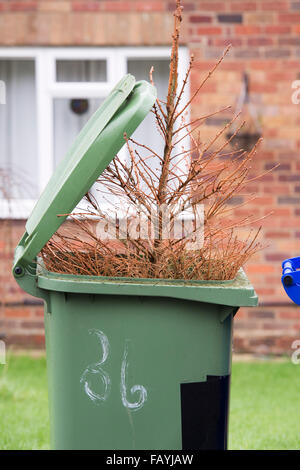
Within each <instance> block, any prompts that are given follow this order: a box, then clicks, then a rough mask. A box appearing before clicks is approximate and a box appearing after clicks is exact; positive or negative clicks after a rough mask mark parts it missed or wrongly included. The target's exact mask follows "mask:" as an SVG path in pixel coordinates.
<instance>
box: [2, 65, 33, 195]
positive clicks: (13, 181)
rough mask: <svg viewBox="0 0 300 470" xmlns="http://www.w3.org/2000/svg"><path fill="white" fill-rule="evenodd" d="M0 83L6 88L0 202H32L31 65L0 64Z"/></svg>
mask: <svg viewBox="0 0 300 470" xmlns="http://www.w3.org/2000/svg"><path fill="white" fill-rule="evenodd" d="M0 80H3V81H4V82H5V85H6V104H0V168H1V170H2V172H1V174H2V175H3V174H5V175H6V181H3V178H2V184H1V186H2V187H1V188H0V192H1V193H2V194H0V198H3V197H6V198H7V197H8V198H18V197H22V198H28V199H29V198H35V197H37V195H38V184H37V182H38V174H37V167H38V162H37V117H36V96H35V64H34V61H33V60H0ZM7 186H8V188H7ZM6 190H7V191H8V192H6ZM4 192H6V195H4V194H3V193H4Z"/></svg>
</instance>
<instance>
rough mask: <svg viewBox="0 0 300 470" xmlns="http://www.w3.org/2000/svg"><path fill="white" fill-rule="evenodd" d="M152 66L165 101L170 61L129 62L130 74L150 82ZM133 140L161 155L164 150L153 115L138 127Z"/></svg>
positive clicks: (130, 60)
mask: <svg viewBox="0 0 300 470" xmlns="http://www.w3.org/2000/svg"><path fill="white" fill-rule="evenodd" d="M152 66H153V67H154V73H153V78H154V81H155V85H156V88H157V93H158V96H159V98H160V99H161V100H163V101H165V100H166V95H167V91H168V79H169V61H168V60H166V59H164V60H159V59H155V60H154V59H147V60H140V59H129V60H128V72H129V73H131V74H132V75H134V76H135V78H136V79H137V80H149V71H150V69H151V67H152ZM133 138H134V139H135V140H137V141H138V142H141V143H145V144H147V145H148V146H150V147H151V148H153V150H155V151H156V152H157V153H159V152H160V153H161V152H162V150H163V145H164V143H163V139H162V137H161V136H160V134H159V132H158V131H157V129H156V125H155V120H154V116H153V114H152V113H149V114H148V116H147V117H146V118H145V120H144V121H143V122H142V124H141V125H140V126H139V127H138V129H137V130H136V131H135V133H134V135H133ZM141 153H142V152H141ZM148 153H149V152H148Z"/></svg>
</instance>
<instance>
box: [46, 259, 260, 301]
mask: <svg viewBox="0 0 300 470" xmlns="http://www.w3.org/2000/svg"><path fill="white" fill-rule="evenodd" d="M37 283H38V287H39V288H40V289H41V290H45V291H56V292H63V293H70V294H72V293H73V294H88V295H91V294H92V295H97V294H100V295H118V296H120V295H126V296H139V297H147V296H151V297H153V296H154V297H172V298H177V299H184V300H193V301H197V302H205V303H211V304H219V305H228V306H233V307H234V306H235V307H242V306H244V307H247V306H249V307H251V306H256V305H257V303H258V297H257V295H256V292H255V290H254V288H253V286H252V285H251V283H250V281H249V280H248V278H247V276H246V274H245V272H244V270H243V268H240V269H239V271H238V273H237V275H236V277H235V278H234V279H231V280H226V281H219V280H209V281H204V280H199V281H197V280H183V279H175V280H172V279H152V278H146V279H145V278H129V277H106V276H86V275H74V274H60V273H54V272H51V271H48V270H47V269H46V268H45V267H44V266H43V263H42V262H41V261H40V262H39V263H38V268H37Z"/></svg>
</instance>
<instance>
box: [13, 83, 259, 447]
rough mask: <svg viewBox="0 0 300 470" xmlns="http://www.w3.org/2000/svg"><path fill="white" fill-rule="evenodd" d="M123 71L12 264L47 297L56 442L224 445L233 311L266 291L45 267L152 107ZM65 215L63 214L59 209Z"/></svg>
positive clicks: (145, 86) (238, 283)
mask: <svg viewBox="0 0 300 470" xmlns="http://www.w3.org/2000/svg"><path fill="white" fill-rule="evenodd" d="M155 99H156V90H155V88H154V87H153V86H151V85H150V84H149V83H147V82H138V83H135V79H134V77H132V76H131V75H127V76H125V77H124V78H123V79H122V80H121V81H120V82H119V83H118V84H117V86H116V87H115V88H114V89H113V90H112V92H111V93H110V94H109V96H108V98H107V99H106V100H105V102H104V104H103V105H102V106H101V107H100V108H99V109H98V110H97V111H96V113H95V114H94V115H93V116H92V118H91V119H90V120H89V122H88V123H87V124H86V126H85V127H84V128H83V129H82V131H81V132H80V134H79V135H78V137H77V138H76V140H75V142H74V144H73V146H72V147H71V149H70V151H69V152H68V153H67V155H66V157H65V158H64V159H63V160H62V161H61V163H60V164H59V166H58V168H57V169H56V171H55V172H54V174H53V175H52V177H51V179H50V181H49V183H48V185H47V187H46V189H45V190H44V192H43V194H42V196H41V197H40V199H39V201H38V202H37V204H36V206H35V208H34V210H33V212H32V214H31V216H30V217H29V219H28V221H27V223H26V231H25V233H24V235H23V237H22V239H21V240H20V243H19V245H18V246H17V248H16V251H15V259H14V266H13V274H14V276H15V279H16V281H17V282H18V283H19V285H20V286H21V287H22V288H23V289H24V290H25V291H26V292H28V293H29V294H31V295H33V296H35V297H38V298H42V299H44V300H45V305H46V307H45V326H46V348H47V367H48V383H49V402H50V417H51V434H52V447H53V448H54V449H122V450H124V449H129V450H131V449H145V450H146V449H174V450H175V449H224V448H226V445H227V444H226V442H227V417H228V399H229V377H230V363H231V341H232V323H233V316H234V314H235V313H236V311H237V309H238V308H239V307H240V306H244V305H245V306H248V305H249V306H250V305H256V303H257V297H256V295H255V292H254V291H253V288H252V286H251V285H250V284H249V282H248V280H247V278H246V277H245V275H244V274H243V271H240V273H239V275H238V276H237V278H236V279H235V280H234V281H226V282H217V281H212V282H183V281H173V282H172V281H165V280H142V279H133V280H130V279H124V278H123V279H109V278H103V277H93V276H69V275H58V274H54V273H49V272H47V271H46V270H45V269H44V268H42V267H41V266H40V265H39V263H37V256H38V254H39V252H40V250H41V249H42V248H43V246H44V245H45V243H47V241H48V240H50V238H51V236H52V235H53V234H54V233H55V232H56V230H57V229H58V228H59V226H60V225H61V224H62V222H63V221H64V220H65V219H66V217H67V216H66V214H69V213H70V212H72V210H73V209H74V207H75V206H76V204H78V202H79V201H80V200H81V198H82V197H83V196H84V195H85V193H86V192H87V191H88V189H89V188H90V186H91V185H92V184H93V183H94V181H95V180H96V179H97V177H98V176H99V175H100V174H101V173H102V172H103V171H104V169H105V168H106V167H107V166H108V165H109V163H110V162H111V160H112V159H113V157H114V155H115V154H116V153H117V152H118V151H119V150H120V149H121V148H122V146H123V145H124V133H126V134H127V136H128V137H130V135H131V134H132V133H133V132H134V130H135V129H136V128H137V127H138V125H139V124H140V122H142V120H143V119H144V118H145V116H146V115H147V114H148V112H149V111H150V109H151V107H152V106H153V104H154V102H155ZM58 214H65V215H64V216H62V217H58Z"/></svg>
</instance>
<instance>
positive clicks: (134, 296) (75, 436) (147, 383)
mask: <svg viewBox="0 0 300 470" xmlns="http://www.w3.org/2000/svg"><path fill="white" fill-rule="evenodd" d="M38 279H39V281H38V283H39V286H40V287H42V288H43V289H48V292H49V301H48V307H47V308H46V310H45V325H46V347H47V367H48V381H49V401H50V418H51V435H52V437H51V441H52V447H53V448H54V449H115V450H116V449H119V450H124V449H129V450H131V449H132V450H134V449H136V450H137V449H144V450H147V449H158V450H159V449H174V450H175V449H225V448H226V446H227V423H228V399H229V377H230V367H231V347H232V324H233V316H234V314H235V313H236V311H237V308H238V307H237V306H236V305H224V304H222V302H225V303H226V302H230V303H231V304H232V303H233V304H235V303H236V301H237V302H238V303H239V304H248V305H253V304H255V302H256V296H255V293H254V292H253V289H252V288H251V286H249V285H248V284H247V280H246V278H245V276H244V274H243V272H240V274H239V279H236V280H235V281H233V282H227V283H226V282H225V283H218V282H215V283H213V282H212V283H206V282H203V283H201V282H198V283H191V282H188V283H182V282H176V281H175V282H174V283H170V282H167V281H151V280H132V281H126V280H123V281H122V280H117V279H106V280H105V279H103V278H102V280H99V279H97V278H93V277H83V278H82V277H81V276H60V275H57V274H52V273H42V274H40V276H39V278H38ZM84 292H85V293H84ZM201 299H203V301H202V300H201ZM212 299H214V301H215V302H216V303H211V300H212ZM218 302H221V303H218Z"/></svg>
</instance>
